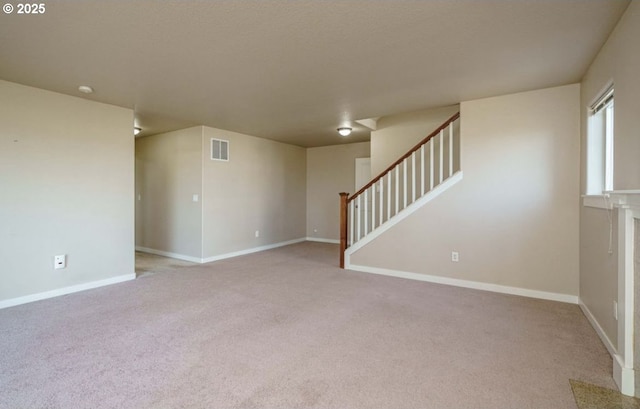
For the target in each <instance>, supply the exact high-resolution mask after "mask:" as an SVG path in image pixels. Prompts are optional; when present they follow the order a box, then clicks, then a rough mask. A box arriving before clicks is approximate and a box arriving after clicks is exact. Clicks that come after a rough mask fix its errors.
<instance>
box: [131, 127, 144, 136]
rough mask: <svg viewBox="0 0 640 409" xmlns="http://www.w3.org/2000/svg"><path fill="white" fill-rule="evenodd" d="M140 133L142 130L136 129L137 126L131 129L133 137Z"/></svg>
mask: <svg viewBox="0 0 640 409" xmlns="http://www.w3.org/2000/svg"><path fill="white" fill-rule="evenodd" d="M140 132H142V128H138V127H137V126H136V127H135V128H133V136H138V134H139V133H140Z"/></svg>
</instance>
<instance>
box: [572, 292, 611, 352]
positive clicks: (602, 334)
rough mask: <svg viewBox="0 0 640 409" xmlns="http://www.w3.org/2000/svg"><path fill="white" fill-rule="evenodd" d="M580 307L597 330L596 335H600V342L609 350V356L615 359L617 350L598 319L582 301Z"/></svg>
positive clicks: (580, 300) (579, 300)
mask: <svg viewBox="0 0 640 409" xmlns="http://www.w3.org/2000/svg"><path fill="white" fill-rule="evenodd" d="M578 305H579V306H580V309H581V310H582V313H583V314H584V316H585V317H587V321H589V323H590V324H591V326H592V327H593V329H594V330H596V334H598V337H600V340H601V341H602V343H603V344H604V346H605V348H607V351H609V355H611V357H612V358H614V359H615V356H616V354H617V351H616V348H615V346H614V345H613V343H612V342H611V340H610V339H609V337H608V336H607V334H606V333H605V332H604V330H603V329H602V327H601V326H600V323H599V322H598V320H597V319H596V317H595V316H594V315H593V314H592V313H591V310H590V309H589V307H587V306H586V304H585V303H584V302H582V299H578Z"/></svg>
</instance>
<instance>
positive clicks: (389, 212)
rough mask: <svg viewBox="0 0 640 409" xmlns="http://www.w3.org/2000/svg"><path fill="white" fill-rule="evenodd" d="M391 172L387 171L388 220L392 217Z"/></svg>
mask: <svg viewBox="0 0 640 409" xmlns="http://www.w3.org/2000/svg"><path fill="white" fill-rule="evenodd" d="M391 172H392V171H389V173H387V220H389V219H390V218H391Z"/></svg>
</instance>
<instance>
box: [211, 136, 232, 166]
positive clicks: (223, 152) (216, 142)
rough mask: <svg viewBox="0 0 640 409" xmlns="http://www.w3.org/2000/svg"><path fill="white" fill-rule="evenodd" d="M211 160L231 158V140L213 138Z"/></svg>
mask: <svg viewBox="0 0 640 409" xmlns="http://www.w3.org/2000/svg"><path fill="white" fill-rule="evenodd" d="M211 160H223V161H228V160H229V141H225V140H222V139H215V138H211Z"/></svg>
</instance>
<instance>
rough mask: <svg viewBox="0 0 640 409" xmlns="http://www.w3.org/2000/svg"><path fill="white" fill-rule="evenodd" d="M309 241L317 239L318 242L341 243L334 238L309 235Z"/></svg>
mask: <svg viewBox="0 0 640 409" xmlns="http://www.w3.org/2000/svg"><path fill="white" fill-rule="evenodd" d="M306 240H307V241H316V242H318V243H331V244H340V240H334V239H321V238H319V237H307V238H306Z"/></svg>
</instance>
